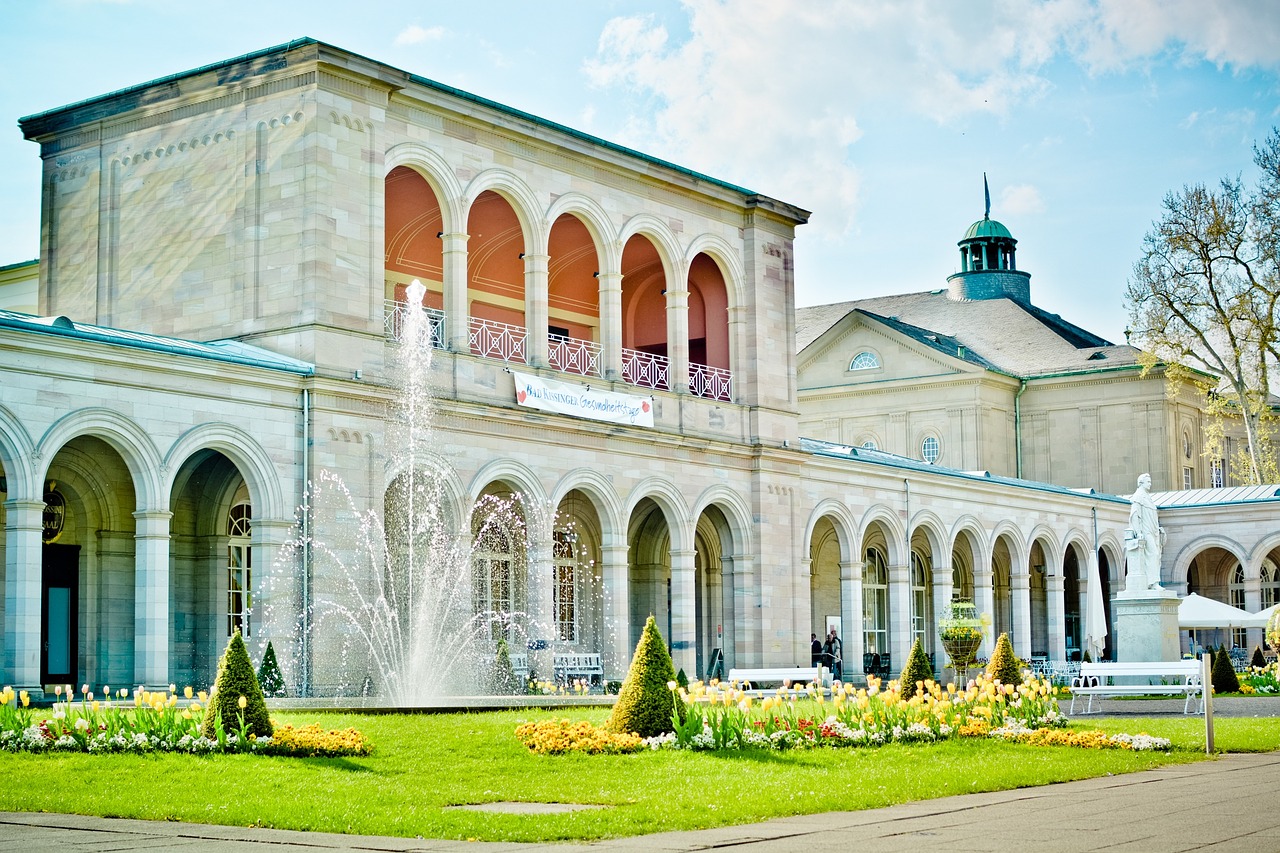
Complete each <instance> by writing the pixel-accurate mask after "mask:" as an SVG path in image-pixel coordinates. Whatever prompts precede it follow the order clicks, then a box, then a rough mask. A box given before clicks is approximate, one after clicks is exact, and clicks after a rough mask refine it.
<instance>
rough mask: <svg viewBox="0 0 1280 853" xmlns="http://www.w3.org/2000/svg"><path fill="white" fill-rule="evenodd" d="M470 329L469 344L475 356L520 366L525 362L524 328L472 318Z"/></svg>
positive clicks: (525, 336) (526, 334)
mask: <svg viewBox="0 0 1280 853" xmlns="http://www.w3.org/2000/svg"><path fill="white" fill-rule="evenodd" d="M470 329H471V334H470V336H469V343H470V346H471V352H472V353H474V354H475V355H478V356H481V357H482V358H497V359H501V360H502V361H518V362H520V363H522V364H523V363H525V362H526V361H527V355H526V350H525V341H526V340H527V339H528V335H529V333H528V331H526V330H525V328H524V326H512V325H511V324H510V323H499V322H498V321H496V320H482V319H480V318H479V317H472V318H471V327H470Z"/></svg>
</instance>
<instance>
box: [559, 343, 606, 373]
mask: <svg viewBox="0 0 1280 853" xmlns="http://www.w3.org/2000/svg"><path fill="white" fill-rule="evenodd" d="M600 352H601V347H600V345H599V344H598V343H596V342H595V341H584V340H581V339H580V338H566V337H563V336H561V335H552V336H551V337H550V339H549V340H548V341H547V363H548V364H550V365H551V366H552V367H554V368H555V369H556V370H563V371H564V372H565V373H577V374H578V375H580V376H599V375H600Z"/></svg>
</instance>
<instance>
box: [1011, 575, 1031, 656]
mask: <svg viewBox="0 0 1280 853" xmlns="http://www.w3.org/2000/svg"><path fill="white" fill-rule="evenodd" d="M1009 597H1010V599H1011V601H1010V602H1009V604H1010V610H1012V611H1013V613H1012V615H1013V637H1012V638H1011V639H1012V640H1013V653H1014V654H1015V655H1017V656H1018V657H1020V658H1022V659H1023V660H1027V659H1028V658H1030V657H1031V578H1030V577H1029V576H1027V575H1026V574H1019V573H1017V572H1014V571H1012V569H1010V572H1009Z"/></svg>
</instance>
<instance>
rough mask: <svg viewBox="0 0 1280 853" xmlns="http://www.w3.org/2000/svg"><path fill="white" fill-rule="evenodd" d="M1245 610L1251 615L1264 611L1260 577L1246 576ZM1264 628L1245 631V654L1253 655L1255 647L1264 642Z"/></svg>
mask: <svg viewBox="0 0 1280 853" xmlns="http://www.w3.org/2000/svg"><path fill="white" fill-rule="evenodd" d="M1244 609H1245V610H1248V611H1249V612H1250V613H1257V612H1258V611H1259V610H1261V609H1262V578H1261V576H1260V575H1254V576H1253V577H1249V576H1248V575H1246V576H1245V579H1244ZM1264 633H1265V629H1263V628H1249V629H1248V630H1246V631H1245V643H1246V644H1247V646H1246V648H1245V652H1246V653H1247V654H1248V655H1252V654H1253V647H1254V646H1260V645H1262V642H1263V636H1262V635H1263V634H1264Z"/></svg>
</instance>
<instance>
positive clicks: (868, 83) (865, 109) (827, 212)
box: [0, 0, 1280, 342]
mask: <svg viewBox="0 0 1280 853" xmlns="http://www.w3.org/2000/svg"><path fill="white" fill-rule="evenodd" d="M352 10H355V14H353V11H352ZM300 36H311V37H313V38H317V39H320V40H322V41H327V42H331V43H333V44H335V45H338V46H340V47H343V48H346V49H349V50H353V51H355V52H357V53H362V54H364V55H366V56H369V57H371V58H374V59H378V60H381V61H383V62H386V63H388V64H390V65H394V66H396V67H399V68H403V69H406V70H408V71H412V72H414V73H417V74H421V75H423V76H426V77H430V78H432V79H435V80H438V81H440V82H442V83H447V84H449V85H452V86H457V87H459V88H462V89H466V90H469V91H472V92H474V93H476V94H478V95H482V96H484V97H487V98H491V99H494V100H497V101H500V102H502V103H506V104H509V105H511V106H513V107H517V108H519V109H522V110H526V111H528V112H532V113H535V114H537V115H541V116H544V117H546V118H549V119H552V120H555V121H558V122H561V123H564V124H567V125H570V126H572V127H576V128H579V129H581V130H584V131H586V132H589V133H593V134H596V135H598V136H601V137H603V138H605V139H608V140H611V141H613V142H618V143H621V144H624V145H628V146H631V147H634V148H638V149H640V150H642V151H645V152H646V153H649V154H652V155H654V156H657V157H662V158H664V159H668V160H671V161H673V162H676V163H678V164H680V165H682V166H686V167H689V168H692V169H696V170H698V171H702V172H705V173H707V174H710V175H713V176H715V177H717V178H720V179H723V180H726V181H730V182H732V183H735V184H738V185H741V186H745V187H748V188H750V189H752V190H756V191H758V192H761V193H764V194H766V195H770V196H773V197H775V198H779V199H781V200H783V201H786V202H790V203H792V204H796V205H799V206H800V207H804V208H807V209H810V210H812V211H813V218H812V220H811V223H810V224H809V225H807V226H804V227H803V228H802V229H801V230H800V234H799V236H798V238H797V242H796V291H797V302H798V304H800V305H812V304H819V303H824V302H833V301H839V300H844V299H856V298H861V297H865V296H875V295H880V294H885V293H899V292H908V291H919V290H929V289H934V288H937V287H942V286H945V280H946V277H947V276H948V275H949V274H951V273H952V272H954V271H955V270H956V267H957V262H958V257H959V256H958V251H957V249H956V246H955V243H956V241H957V240H958V239H959V238H960V236H961V235H962V234H963V233H964V231H965V229H966V228H967V227H968V225H969V224H970V223H971V222H972V221H974V220H976V219H979V218H981V216H982V174H983V172H986V173H987V174H988V176H989V179H990V182H991V196H992V217H993V218H995V219H999V220H1000V221H1001V222H1003V223H1004V224H1005V225H1006V226H1007V227H1008V228H1009V229H1010V231H1012V233H1013V235H1014V236H1015V237H1016V238H1018V241H1019V243H1018V263H1019V266H1020V267H1021V268H1023V269H1025V270H1027V271H1029V272H1030V273H1031V274H1032V279H1031V283H1032V297H1033V300H1034V301H1035V302H1036V303H1037V304H1039V305H1041V306H1042V307H1044V308H1047V309H1048V310H1050V311H1054V312H1057V313H1060V314H1062V315H1063V316H1064V317H1066V318H1067V319H1069V320H1072V321H1074V322H1076V323H1079V324H1080V325H1083V326H1085V327H1086V328H1089V329H1091V330H1093V331H1095V332H1097V333H1099V334H1101V335H1103V336H1104V337H1108V338H1110V339H1112V340H1113V341H1117V342H1118V341H1120V340H1122V339H1123V329H1124V327H1125V313H1124V307H1123V301H1122V294H1123V291H1124V287H1125V283H1126V281H1127V279H1128V276H1129V274H1130V270H1131V268H1132V265H1133V262H1134V261H1135V260H1136V259H1137V258H1138V255H1139V253H1140V250H1141V243H1142V237H1143V235H1144V234H1145V233H1146V231H1147V230H1148V229H1149V227H1150V225H1151V222H1152V221H1153V220H1154V219H1155V218H1156V217H1157V216H1158V215H1159V209H1160V202H1161V199H1162V198H1163V196H1164V195H1165V193H1166V192H1168V191H1170V190H1175V189H1178V188H1180V187H1181V186H1182V185H1184V184H1186V183H1191V182H1216V181H1217V180H1218V179H1220V178H1222V177H1225V176H1234V175H1236V174H1240V173H1243V174H1244V176H1245V177H1246V178H1251V177H1252V175H1253V165H1252V145H1253V143H1254V142H1255V141H1258V140H1261V139H1262V138H1264V137H1265V136H1266V134H1267V133H1268V132H1269V131H1270V129H1271V128H1272V127H1273V126H1276V125H1280V3H1277V2H1274V0H1234V2H1229V0H1105V1H1104V0H1052V1H1051V2H1034V0H999V2H990V0H988V2H981V0H975V2H966V3H950V2H935V0H902V2H886V1H885V0H880V2H870V0H822V2H817V0H793V2H788V0H731V2H725V0H686V2H673V0H651V2H647V3H636V2H624V0H595V2H589V0H582V2H568V0H539V2H537V3H530V2H527V0H524V1H523V2H505V0H504V1H503V2H496V1H495V2H487V0H475V2H472V3H470V4H457V3H443V2H437V0H415V2H400V0H387V1H386V2H371V3H365V4H351V3H349V2H344V3H336V2H328V0H315V2H310V3H293V2H262V0H259V2H256V3H249V2H242V0H223V2H219V3H206V4H175V3H172V2H159V0H43V2H6V3H5V4H4V5H3V7H0V63H3V65H0V72H3V73H0V116H6V117H7V119H6V126H7V127H8V128H9V130H8V131H6V132H4V133H0V264H5V263H12V262H17V261H22V260H28V259H30V258H33V257H36V256H37V254H38V252H39V236H38V232H39V198H40V187H39V179H40V163H39V157H38V149H37V147H36V145H35V144H34V143H30V142H25V141H23V140H22V138H21V134H20V133H19V131H18V130H17V128H16V122H17V119H18V118H19V117H20V116H24V115H30V114H32V113H37V112H42V111H44V110H47V109H51V108H54V107H58V106H61V105H64V104H67V103H71V102H73V101H77V100H82V99H85V98H89V97H92V96H95V95H100V94H104V93H106V92H109V91H112V90H115V89H119V88H122V87H125V86H129V85H132V84H135V83H140V82H143V81H146V80H151V79H154V78H156V77H161V76H164V75H167V74H171V73H174V72H179V71H183V70H187V69H191V68H195V67H198V66H200V65H204V64H207V63H210V62H216V61H218V60H221V59H227V58H230V57H233V56H237V55H239V54H242V53H247V52H249V51H252V50H257V49H259V48H263V47H267V46H270V45H274V44H279V43H282V42H285V41H288V40H289V39H292V38H296V37H300Z"/></svg>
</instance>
